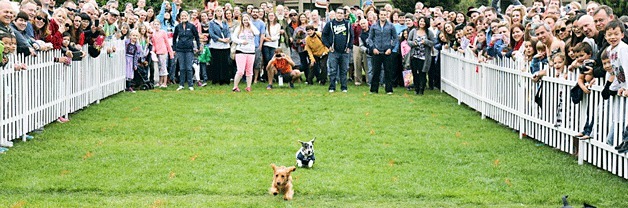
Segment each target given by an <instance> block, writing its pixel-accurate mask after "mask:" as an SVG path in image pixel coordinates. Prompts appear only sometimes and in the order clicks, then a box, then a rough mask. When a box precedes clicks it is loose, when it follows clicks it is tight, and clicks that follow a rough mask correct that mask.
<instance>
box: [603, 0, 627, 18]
mask: <svg viewBox="0 0 628 208" xmlns="http://www.w3.org/2000/svg"><path fill="white" fill-rule="evenodd" d="M598 2H600V3H601V4H604V5H608V6H609V7H611V8H613V14H615V16H617V17H621V16H622V15H628V1H625V0H622V1H617V0H598Z"/></svg>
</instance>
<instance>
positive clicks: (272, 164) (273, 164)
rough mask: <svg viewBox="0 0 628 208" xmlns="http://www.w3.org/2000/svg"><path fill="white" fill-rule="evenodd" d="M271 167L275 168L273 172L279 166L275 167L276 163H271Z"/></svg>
mask: <svg viewBox="0 0 628 208" xmlns="http://www.w3.org/2000/svg"><path fill="white" fill-rule="evenodd" d="M270 167H272V168H273V171H274V170H276V169H277V166H276V165H275V163H271V164H270Z"/></svg>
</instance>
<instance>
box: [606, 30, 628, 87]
mask: <svg viewBox="0 0 628 208" xmlns="http://www.w3.org/2000/svg"><path fill="white" fill-rule="evenodd" d="M611 47H612V46H611ZM606 52H607V53H608V58H609V59H610V60H611V66H612V67H613V73H614V74H615V80H614V81H613V83H612V84H611V86H610V90H612V91H617V90H619V89H620V88H624V89H626V71H625V70H626V69H628V45H626V43H624V42H623V41H621V40H620V41H619V44H617V46H615V47H614V48H610V47H609V49H607V51H606Z"/></svg>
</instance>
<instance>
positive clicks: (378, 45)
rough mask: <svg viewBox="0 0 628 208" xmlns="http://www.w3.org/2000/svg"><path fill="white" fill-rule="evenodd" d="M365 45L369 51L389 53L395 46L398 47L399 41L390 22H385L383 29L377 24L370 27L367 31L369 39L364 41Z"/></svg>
mask: <svg viewBox="0 0 628 208" xmlns="http://www.w3.org/2000/svg"><path fill="white" fill-rule="evenodd" d="M366 43H367V45H369V46H371V47H369V48H370V49H371V52H372V51H373V50H374V49H377V50H378V51H380V52H381V53H384V52H385V51H386V50H388V49H390V50H391V51H392V50H393V48H395V46H396V45H399V39H398V38H397V32H396V30H395V27H394V26H393V24H391V23H390V22H388V21H386V24H384V27H382V26H380V24H379V22H377V23H375V24H373V25H371V28H370V29H369V38H368V39H367V41H366Z"/></svg>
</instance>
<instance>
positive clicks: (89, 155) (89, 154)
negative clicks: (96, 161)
mask: <svg viewBox="0 0 628 208" xmlns="http://www.w3.org/2000/svg"><path fill="white" fill-rule="evenodd" d="M92 156H93V154H92V152H87V153H85V155H84V156H83V160H87V158H90V157H92Z"/></svg>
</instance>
